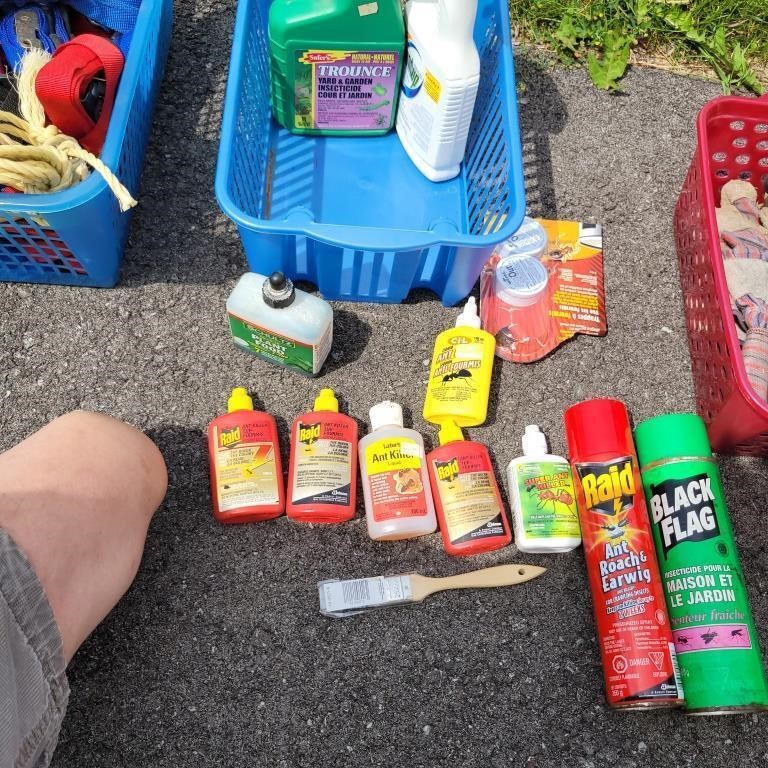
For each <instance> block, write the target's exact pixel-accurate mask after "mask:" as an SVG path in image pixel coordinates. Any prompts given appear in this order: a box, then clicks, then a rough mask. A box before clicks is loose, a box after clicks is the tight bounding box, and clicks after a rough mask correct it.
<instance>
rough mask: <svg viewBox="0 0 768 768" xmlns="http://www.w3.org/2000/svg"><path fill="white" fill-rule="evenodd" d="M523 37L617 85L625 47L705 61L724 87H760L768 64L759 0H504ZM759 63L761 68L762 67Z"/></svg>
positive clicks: (766, 25)
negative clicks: (580, 63) (759, 74)
mask: <svg viewBox="0 0 768 768" xmlns="http://www.w3.org/2000/svg"><path fill="white" fill-rule="evenodd" d="M510 8H511V11H512V18H513V21H514V24H515V25H516V28H517V30H518V32H519V33H520V34H521V36H522V37H523V38H525V39H528V40H532V41H533V42H536V43H546V44H548V45H550V46H552V47H553V48H554V50H555V51H556V52H557V53H558V55H559V56H560V58H561V59H562V60H563V61H564V62H575V61H580V62H586V65H587V68H588V70H589V73H590V75H591V77H592V80H593V81H594V83H595V85H597V86H598V87H599V88H605V89H607V90H617V89H618V88H619V81H620V80H621V78H622V77H623V76H624V74H625V73H626V70H627V66H628V65H629V58H630V51H631V50H633V49H641V50H642V51H645V52H648V53H653V52H655V51H663V52H664V53H665V54H670V53H671V55H672V56H673V57H674V58H675V59H677V60H678V61H680V62H686V61H687V62H690V61H698V62H704V63H705V64H706V65H708V66H709V67H710V68H711V69H712V70H713V71H714V72H715V74H716V75H717V76H718V78H719V79H720V82H721V83H722V84H723V90H724V91H725V92H729V91H731V90H733V89H746V90H750V91H753V92H754V93H758V94H760V93H762V92H763V87H762V84H761V81H760V78H759V77H758V75H757V72H756V68H761V69H762V68H764V67H765V65H766V64H768V34H766V30H768V3H766V0H738V2H736V0H510ZM762 71H764V69H762Z"/></svg>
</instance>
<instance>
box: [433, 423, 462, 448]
mask: <svg viewBox="0 0 768 768" xmlns="http://www.w3.org/2000/svg"><path fill="white" fill-rule="evenodd" d="M437 437H438V440H439V441H440V445H448V443H456V442H459V441H460V440H463V439H464V433H463V432H462V431H461V427H460V426H459V425H458V424H456V422H455V421H444V422H443V423H442V425H441V426H440V432H439V434H438V436H437Z"/></svg>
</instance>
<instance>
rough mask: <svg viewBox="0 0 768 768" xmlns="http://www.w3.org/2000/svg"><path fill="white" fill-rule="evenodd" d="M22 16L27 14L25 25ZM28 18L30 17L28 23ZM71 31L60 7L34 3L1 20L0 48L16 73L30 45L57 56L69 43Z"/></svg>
mask: <svg viewBox="0 0 768 768" xmlns="http://www.w3.org/2000/svg"><path fill="white" fill-rule="evenodd" d="M19 14H23V16H24V19H25V20H24V22H23V23H22V22H21V17H20V16H19ZM27 17H29V18H30V20H29V21H27V20H26V19H27ZM69 37H70V35H69V28H68V27H67V23H66V20H65V18H64V14H63V13H62V12H61V9H60V8H59V7H58V6H56V5H52V6H51V5H46V6H41V5H39V4H37V3H30V4H29V5H25V6H23V7H21V8H18V9H17V10H16V11H14V12H13V13H8V14H6V15H5V16H3V17H2V19H0V48H2V49H3V53H4V54H5V57H6V59H7V60H8V64H9V65H10V66H11V68H12V69H14V70H16V69H17V67H18V66H19V64H20V63H21V58H22V56H24V53H25V52H26V51H27V48H28V47H29V44H30V43H31V44H32V46H34V47H37V48H41V49H42V50H44V51H47V52H48V53H51V54H52V53H53V52H54V51H55V50H56V48H57V47H58V45H60V44H61V43H65V42H67V40H69Z"/></svg>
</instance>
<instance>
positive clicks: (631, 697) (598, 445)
mask: <svg viewBox="0 0 768 768" xmlns="http://www.w3.org/2000/svg"><path fill="white" fill-rule="evenodd" d="M565 430H566V433H567V436H568V446H569V449H570V458H571V464H572V466H573V474H574V480H575V485H576V495H577V497H578V506H579V521H580V523H581V535H582V539H583V541H584V556H585V557H586V561H587V573H588V576H589V584H590V587H591V589H592V601H593V605H594V609H595V620H596V624H597V638H598V643H599V645H600V653H601V656H602V660H603V671H604V674H605V684H606V697H607V699H608V704H609V705H610V706H612V707H616V708H621V709H651V708H660V707H678V706H681V705H682V704H683V691H682V685H681V683H680V675H679V671H678V666H677V656H676V653H675V645H674V642H673V639H672V630H671V628H670V624H669V617H668V614H667V608H666V605H665V602H664V588H663V585H662V582H661V577H660V576H659V569H658V566H657V565H656V557H655V555H654V548H653V539H652V538H651V531H650V526H649V523H648V513H647V511H646V506H645V499H644V497H643V488H642V485H641V483H640V470H639V468H638V463H637V455H636V454H635V447H634V443H633V442H632V430H631V428H630V426H629V416H628V415H627V409H626V407H625V406H624V404H623V403H620V402H619V401H618V400H588V401H586V402H583V403H579V404H578V405H574V406H572V407H571V408H569V409H568V410H567V411H566V412H565Z"/></svg>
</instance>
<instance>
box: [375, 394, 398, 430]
mask: <svg viewBox="0 0 768 768" xmlns="http://www.w3.org/2000/svg"><path fill="white" fill-rule="evenodd" d="M368 415H369V416H370V417H371V429H374V430H375V429H379V427H402V426H403V406H402V405H400V403H393V402H392V401H391V400H385V401H384V402H383V403H379V404H378V405H374V406H373V408H371V410H370V411H369V412H368Z"/></svg>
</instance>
